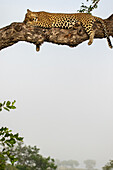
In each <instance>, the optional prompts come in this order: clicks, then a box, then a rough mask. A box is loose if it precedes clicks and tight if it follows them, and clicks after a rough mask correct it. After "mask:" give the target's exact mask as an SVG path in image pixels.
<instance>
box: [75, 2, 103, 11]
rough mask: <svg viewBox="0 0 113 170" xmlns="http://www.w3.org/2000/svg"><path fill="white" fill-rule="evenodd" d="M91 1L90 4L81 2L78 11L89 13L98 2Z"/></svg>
mask: <svg viewBox="0 0 113 170" xmlns="http://www.w3.org/2000/svg"><path fill="white" fill-rule="evenodd" d="M86 1H87V2H88V1H89V0H86ZM91 1H92V4H91V5H89V6H87V5H85V4H84V3H82V5H81V6H80V10H78V12H83V13H89V14H91V12H92V11H93V10H94V9H96V8H97V7H98V3H99V1H100V0H91Z"/></svg>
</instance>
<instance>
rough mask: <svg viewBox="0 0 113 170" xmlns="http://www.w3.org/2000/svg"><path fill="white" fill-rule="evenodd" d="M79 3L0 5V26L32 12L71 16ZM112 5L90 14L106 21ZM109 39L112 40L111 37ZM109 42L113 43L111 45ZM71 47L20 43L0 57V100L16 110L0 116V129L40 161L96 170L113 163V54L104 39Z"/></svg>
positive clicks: (10, 1)
mask: <svg viewBox="0 0 113 170" xmlns="http://www.w3.org/2000/svg"><path fill="white" fill-rule="evenodd" d="M81 2H84V1H82V0H81V1H80V0H54V1H53V0H48V1H46V0H19V1H15V0H0V16H1V17H0V27H1V28H2V27H3V26H6V25H9V24H10V23H12V22H22V21H23V19H24V15H25V13H26V11H27V8H29V9H30V10H33V11H42V10H45V11H49V12H76V11H77V10H78V9H79V6H80V4H81ZM112 13H113V1H112V0H108V1H105V0H101V2H100V3H99V8H98V9H97V10H95V11H94V12H93V15H95V16H99V17H102V18H107V17H108V16H110V15H111V14H112ZM111 40H112V38H111ZM112 42H113V40H112ZM87 43H88V41H86V42H84V43H82V44H81V45H79V46H78V47H76V48H69V47H67V46H61V45H59V46H58V45H55V44H52V43H44V44H43V45H42V47H41V51H40V52H39V53H37V52H36V51H35V46H34V45H32V44H28V43H26V42H19V43H18V44H16V45H13V46H12V47H8V48H6V49H4V50H2V51H1V52H0V63H1V66H0V101H4V100H11V101H13V100H14V99H15V100H16V101H17V102H16V106H17V109H16V110H15V111H11V112H10V113H9V112H7V111H3V112H1V113H0V126H7V127H9V128H10V129H12V130H13V132H14V133H17V132H18V133H20V135H21V136H24V141H25V144H30V145H37V147H39V148H40V153H41V154H42V155H43V156H51V157H53V158H57V159H61V160H64V159H66V160H68V159H75V160H78V161H79V162H80V163H82V162H83V161H84V160H86V159H94V160H96V161H97V167H102V166H104V165H105V164H106V163H107V162H108V161H109V160H110V159H113V50H111V49H110V48H109V47H108V45H107V41H106V39H102V40H98V39H97V40H94V43H93V44H92V45H91V46H90V47H89V46H88V45H87Z"/></svg>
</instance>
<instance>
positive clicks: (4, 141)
mask: <svg viewBox="0 0 113 170" xmlns="http://www.w3.org/2000/svg"><path fill="white" fill-rule="evenodd" d="M20 141H21V142H22V141H23V137H19V134H18V133H16V134H13V133H12V130H9V129H8V128H7V127H2V128H1V129H0V145H1V148H0V153H2V155H3V156H4V157H6V159H8V160H9V161H10V162H11V164H12V165H14V163H15V162H16V161H17V158H15V155H13V154H11V153H12V152H11V151H12V148H14V146H15V144H16V143H17V142H20Z"/></svg>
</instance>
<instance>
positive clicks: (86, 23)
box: [24, 10, 112, 48]
mask: <svg viewBox="0 0 113 170" xmlns="http://www.w3.org/2000/svg"><path fill="white" fill-rule="evenodd" d="M96 21H98V22H100V23H101V25H102V27H103V30H104V34H105V37H106V38H107V41H108V45H109V47H110V48H112V44H111V41H110V38H109V36H108V33H107V29H106V25H105V23H104V20H102V19H101V18H99V17H95V16H92V15H90V14H86V13H73V14H64V13H48V12H32V11H30V10H27V14H26V16H25V20H24V22H25V23H26V24H29V25H33V26H38V27H42V28H63V29H74V27H75V25H76V23H79V24H81V25H82V26H83V27H84V28H85V31H86V33H87V34H88V35H89V42H88V45H91V44H92V43H93V39H94V36H95V30H94V29H93V25H94V22H96Z"/></svg>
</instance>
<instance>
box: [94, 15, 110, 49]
mask: <svg viewBox="0 0 113 170" xmlns="http://www.w3.org/2000/svg"><path fill="white" fill-rule="evenodd" d="M96 20H97V21H99V22H100V23H101V24H102V27H103V30H104V34H105V37H106V38H107V42H108V45H109V47H110V48H113V46H112V43H111V40H110V38H109V36H108V32H107V29H106V24H105V22H104V21H103V20H102V19H101V18H96Z"/></svg>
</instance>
